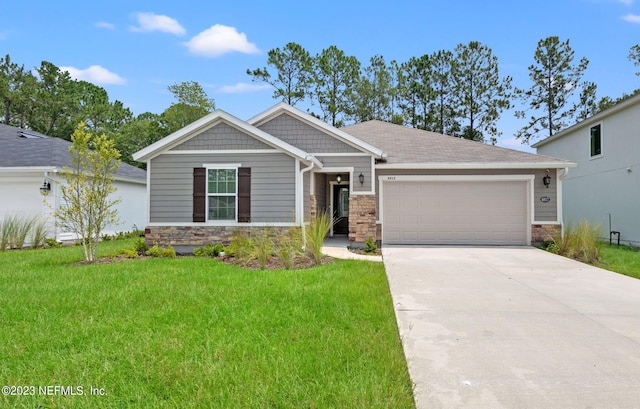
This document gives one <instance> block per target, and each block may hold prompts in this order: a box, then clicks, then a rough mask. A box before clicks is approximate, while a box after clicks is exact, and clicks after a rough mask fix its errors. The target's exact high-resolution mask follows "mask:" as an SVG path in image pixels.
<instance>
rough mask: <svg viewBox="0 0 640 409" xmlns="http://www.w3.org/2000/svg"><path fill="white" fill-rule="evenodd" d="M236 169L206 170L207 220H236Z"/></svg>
mask: <svg viewBox="0 0 640 409" xmlns="http://www.w3.org/2000/svg"><path fill="white" fill-rule="evenodd" d="M237 181H238V178H237V168H233V169H207V219H208V220H234V221H235V220H236V202H237V194H236V193H237V191H238V184H237Z"/></svg>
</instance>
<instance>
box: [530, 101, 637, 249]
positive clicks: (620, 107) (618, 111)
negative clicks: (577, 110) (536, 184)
mask: <svg viewBox="0 0 640 409" xmlns="http://www.w3.org/2000/svg"><path fill="white" fill-rule="evenodd" d="M532 146H533V147H534V148H536V149H537V152H538V153H540V154H545V155H553V156H556V157H560V158H565V159H567V160H570V161H572V162H576V163H577V164H578V167H577V169H575V170H573V171H572V172H571V174H570V175H568V176H567V178H566V179H565V181H564V212H563V213H564V220H565V223H567V222H570V223H571V224H573V225H574V226H575V225H576V224H577V223H579V222H580V221H582V220H587V221H590V222H592V223H595V224H598V225H600V227H601V238H603V239H606V240H609V238H610V234H609V232H610V231H611V230H613V231H618V232H620V235H619V236H620V239H621V242H624V243H629V244H633V245H636V246H637V245H640V211H639V206H638V204H639V203H640V94H638V95H635V96H633V97H631V98H629V99H627V100H625V101H622V102H620V103H618V104H616V105H614V106H612V107H610V108H609V109H606V110H604V111H602V112H600V113H598V114H596V115H594V116H592V117H591V118H588V119H586V120H584V121H582V122H580V123H578V124H576V125H573V126H571V127H569V128H567V129H565V130H563V131H562V132H558V133H557V134H555V135H553V136H551V137H549V138H547V139H544V140H542V141H540V142H538V143H536V144H534V145H532ZM609 220H611V225H609ZM617 238H618V237H617V235H614V236H613V239H614V240H617Z"/></svg>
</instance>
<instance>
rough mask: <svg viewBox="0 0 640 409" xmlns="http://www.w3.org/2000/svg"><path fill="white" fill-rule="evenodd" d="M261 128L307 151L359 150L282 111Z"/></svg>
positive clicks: (340, 151)
mask: <svg viewBox="0 0 640 409" xmlns="http://www.w3.org/2000/svg"><path fill="white" fill-rule="evenodd" d="M258 128H260V129H261V130H263V131H265V132H267V133H269V134H271V135H273V136H275V137H277V138H279V139H281V140H283V141H285V142H287V143H288V144H290V145H293V146H295V147H296V148H299V149H302V150H303V151H305V152H309V153H329V152H330V153H358V152H360V150H358V149H356V148H354V147H353V146H351V145H349V144H346V143H344V142H342V141H340V140H338V139H336V138H335V137H333V136H331V135H328V134H326V133H325V132H323V131H321V130H320V129H317V128H314V127H313V126H311V125H308V124H306V123H304V122H302V121H300V120H299V119H297V118H294V117H293V116H291V115H289V114H286V113H283V114H281V115H279V116H277V117H275V118H273V119H271V120H269V121H267V122H265V123H263V124H260V125H258Z"/></svg>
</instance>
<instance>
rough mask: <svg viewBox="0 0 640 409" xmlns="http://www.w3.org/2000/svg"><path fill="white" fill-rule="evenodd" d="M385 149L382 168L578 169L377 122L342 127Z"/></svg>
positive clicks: (548, 159)
mask: <svg viewBox="0 0 640 409" xmlns="http://www.w3.org/2000/svg"><path fill="white" fill-rule="evenodd" d="M342 130H343V131H345V132H347V133H349V134H351V135H353V136H355V137H357V138H359V139H362V140H364V141H366V142H368V143H370V144H372V145H376V146H378V147H380V148H382V149H383V150H384V151H385V152H386V154H387V161H386V163H379V164H378V165H376V167H378V168H398V169H402V168H406V169H420V168H429V169H471V168H473V169H478V168H485V169H502V168H520V169H524V168H529V169H531V168H536V169H537V168H559V167H562V168H564V167H574V166H576V164H575V163H573V162H569V161H566V160H563V159H556V158H552V157H549V156H543V155H536V154H532V153H527V152H521V151H517V150H514V149H507V148H502V147H498V146H492V145H487V144H484V143H481V142H476V141H470V140H467V139H461V138H456V137H453V136H448V135H443V134H439V133H435V132H429V131H423V130H420V129H415V128H408V127H405V126H401V125H394V124H391V123H388V122H383V121H378V120H373V121H367V122H363V123H359V124H355V125H350V126H346V127H344V128H342Z"/></svg>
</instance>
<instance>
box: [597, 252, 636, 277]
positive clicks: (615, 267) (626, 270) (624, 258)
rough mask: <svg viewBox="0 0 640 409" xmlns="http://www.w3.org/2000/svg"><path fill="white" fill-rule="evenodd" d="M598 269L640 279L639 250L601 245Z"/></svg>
mask: <svg viewBox="0 0 640 409" xmlns="http://www.w3.org/2000/svg"><path fill="white" fill-rule="evenodd" d="M598 267H602V268H605V269H607V270H611V271H615V272H617V273H620V274H624V275H628V276H630V277H635V278H640V249H639V248H638V247H631V246H617V245H611V244H603V245H602V247H601V248H600V263H598Z"/></svg>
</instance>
